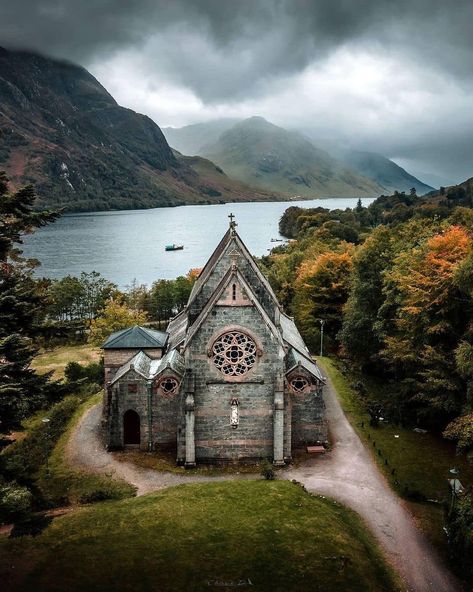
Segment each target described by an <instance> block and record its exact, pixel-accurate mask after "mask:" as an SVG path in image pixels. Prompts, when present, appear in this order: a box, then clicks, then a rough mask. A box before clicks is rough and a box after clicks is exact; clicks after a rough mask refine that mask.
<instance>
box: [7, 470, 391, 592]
mask: <svg viewBox="0 0 473 592" xmlns="http://www.w3.org/2000/svg"><path fill="white" fill-rule="evenodd" d="M2 571H4V572H5V573H3V575H2ZM4 578H8V579H4ZM1 580H3V581H4V582H8V584H7V587H8V590H9V591H10V592H17V591H18V592H20V591H30V590H35V592H42V591H44V592H46V591H56V592H64V590H67V591H68V592H83V591H85V590H87V591H88V592H99V591H100V592H108V591H110V592H111V591H113V592H122V591H133V592H140V591H157V592H158V591H159V592H167V591H170V592H172V591H179V592H182V591H183V590H188V591H200V590H209V589H210V590H211V589H213V588H214V589H223V590H227V589H231V588H233V587H238V589H241V590H255V591H271V592H277V591H281V592H283V591H284V592H292V591H294V592H300V591H302V590H307V591H309V590H310V591H311V592H332V591H333V592H335V591H337V592H338V591H342V590H343V591H344V592H357V591H359V592H383V591H393V590H399V589H400V588H399V587H398V584H397V581H396V580H395V577H394V576H393V575H392V572H391V570H390V569H389V568H388V567H387V566H386V564H385V563H384V560H383V558H382V555H381V553H380V551H379V549H378V547H377V544H376V543H375V542H374V540H373V538H372V537H371V535H370V534H369V533H368V532H367V530H366V529H365V527H364V526H363V525H362V522H361V520H360V519H359V518H358V517H357V516H356V514H354V513H353V512H352V511H350V510H348V509H346V508H344V507H343V506H341V505H339V504H337V503H336V502H334V501H332V500H329V499H326V498H323V497H314V496H310V495H309V494H307V493H305V492H304V491H303V490H302V489H301V488H300V487H298V486H296V485H294V484H292V483H289V482H283V481H280V482H279V481H263V480H261V481H231V482H220V483H211V484H209V483H206V484H192V485H181V486H179V487H174V488H171V489H168V490H165V491H163V492H158V493H153V494H150V495H147V496H143V497H140V498H134V499H127V500H122V501H118V502H117V501H113V502H103V503H100V504H96V505H94V506H93V507H90V508H81V509H80V510H78V511H77V512H75V513H73V514H69V515H67V516H63V517H61V518H56V519H55V520H54V521H53V523H52V524H51V525H50V526H49V527H48V528H47V529H46V530H45V531H44V532H43V533H42V534H41V535H39V536H38V537H36V538H31V537H24V538H22V539H16V540H11V539H3V540H1V539H0V581H1ZM225 584H226V585H225ZM238 584H239V585H238Z"/></svg>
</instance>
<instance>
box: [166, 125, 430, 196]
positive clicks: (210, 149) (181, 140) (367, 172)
mask: <svg viewBox="0 0 473 592" xmlns="http://www.w3.org/2000/svg"><path fill="white" fill-rule="evenodd" d="M252 120H253V121H254V119H253V118H250V119H249V120H247V121H249V122H251V121H252ZM243 121H244V120H242V119H240V120H236V119H219V120H214V121H210V122H207V123H198V124H193V125H188V126H184V127H181V128H163V133H164V135H165V136H166V138H167V140H168V142H169V144H170V145H171V146H172V147H174V148H176V149H177V150H179V151H180V152H182V153H184V154H193V155H205V156H209V157H211V158H215V160H216V162H217V161H219V164H220V165H221V166H222V167H223V168H224V169H225V170H226V171H227V172H228V174H230V175H233V176H235V171H234V170H233V168H232V166H231V165H230V166H229V165H228V163H227V162H226V161H227V160H228V159H227V158H226V157H225V158H224V155H221V157H220V156H219V155H218V154H216V152H217V151H218V150H220V149H221V148H220V147H219V146H218V142H219V139H220V137H221V136H222V135H223V134H225V133H226V132H228V131H229V130H231V129H232V128H234V127H235V126H238V124H240V123H242V122H243ZM281 129H282V128H281ZM288 133H292V132H288ZM301 135H303V136H304V137H305V138H306V140H307V141H309V142H310V143H311V144H312V145H313V146H314V147H315V148H316V149H317V146H318V143H317V142H316V139H314V138H312V137H311V136H310V135H306V134H305V133H303V132H301ZM215 145H216V146H217V148H215ZM323 148H324V149H325V150H324V152H325V153H326V154H327V153H328V154H329V155H330V156H331V157H332V158H333V159H335V160H337V161H338V165H339V166H341V167H343V168H346V169H350V170H351V172H352V173H353V172H356V173H358V174H359V175H361V176H363V177H366V178H368V179H370V180H371V181H374V183H375V184H374V186H375V187H377V190H376V191H377V192H376V191H375V194H373V195H379V194H380V193H387V194H391V193H392V192H394V191H407V192H408V191H410V189H411V188H412V187H415V188H416V190H417V193H418V194H419V195H421V194H423V193H427V192H429V191H432V190H433V187H430V186H429V185H428V184H426V183H423V182H422V181H420V180H419V179H417V178H416V177H415V176H414V175H411V174H410V173H408V172H407V171H406V170H405V169H403V168H402V167H400V166H399V165H397V164H396V163H395V162H393V161H392V160H389V159H388V158H386V157H385V156H382V155H381V154H377V153H374V152H367V151H359V150H342V149H340V148H334V147H333V146H332V145H331V146H330V147H327V148H325V146H323ZM318 150H320V148H318ZM238 174H242V173H241V172H240V171H237V175H238ZM246 175H247V172H245V173H244V178H245V179H246V180H247V181H248V177H247V176H246ZM251 182H254V181H253V180H252V181H251ZM294 190H297V187H294ZM352 194H353V192H352Z"/></svg>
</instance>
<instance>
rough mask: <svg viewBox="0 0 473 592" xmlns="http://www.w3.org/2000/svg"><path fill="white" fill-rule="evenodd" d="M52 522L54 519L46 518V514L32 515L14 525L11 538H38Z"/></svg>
mask: <svg viewBox="0 0 473 592" xmlns="http://www.w3.org/2000/svg"><path fill="white" fill-rule="evenodd" d="M51 522H52V518H51V517H50V516H45V515H44V514H31V515H30V516H27V517H26V518H24V519H22V520H19V521H18V522H16V523H15V524H14V526H13V530H12V531H11V533H10V538H12V539H14V538H17V537H22V536H26V535H29V536H37V535H38V534H41V533H42V532H43V530H44V529H45V528H46V527H48V526H49V525H50V524H51Z"/></svg>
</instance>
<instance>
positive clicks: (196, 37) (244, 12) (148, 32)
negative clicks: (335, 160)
mask: <svg viewBox="0 0 473 592" xmlns="http://www.w3.org/2000/svg"><path fill="white" fill-rule="evenodd" d="M0 45H4V46H6V47H9V48H15V47H16V48H28V49H33V50H38V51H41V52H42V53H46V54H49V55H51V56H54V57H60V58H67V59H70V60H73V61H75V62H77V63H80V64H82V65H83V66H85V67H86V68H87V69H89V70H90V71H91V72H92V73H93V74H94V75H95V76H96V77H97V78H98V79H99V81H100V82H101V83H102V84H103V85H104V86H105V87H106V88H107V89H108V90H109V91H110V92H111V94H112V95H113V96H114V97H115V98H116V99H117V101H118V102H119V103H120V104H122V105H124V106H126V107H131V108H132V109H135V110H136V111H139V112H141V113H146V114H147V115H149V116H150V117H152V118H153V119H154V120H155V121H156V123H158V124H159V125H160V126H161V127H165V126H169V125H172V126H181V125H186V124H189V123H198V122H201V121H206V120H210V119H216V118H220V117H227V116H232V117H234V116H237V117H240V116H241V117H249V116H252V115H262V116H263V117H266V118H267V119H268V120H270V121H272V122H273V123H276V124H279V125H282V126H285V127H291V128H298V129H301V130H307V131H308V132H309V131H310V133H311V135H312V136H313V137H317V138H320V143H321V145H322V146H323V143H324V141H325V140H326V139H327V138H330V139H332V140H337V141H342V142H343V144H344V145H349V146H353V147H355V148H361V149H365V150H375V151H379V152H381V153H383V154H385V155H386V156H388V157H390V158H393V159H394V160H396V161H397V162H399V163H401V164H403V165H405V166H406V167H407V168H409V170H410V171H413V172H415V173H417V174H418V175H420V176H421V177H422V174H421V173H422V172H425V173H429V174H430V175H438V176H439V177H440V181H441V182H442V183H447V182H448V181H449V180H451V181H461V180H463V179H465V178H467V177H472V176H473V159H472V154H473V100H472V97H473V93H472V90H473V1H472V0H454V1H453V2H449V1H448V0H292V1H289V0H287V1H284V0H167V1H164V0H96V1H95V2H92V1H90V0H49V1H47V0H0ZM430 175H424V176H423V177H422V178H423V179H425V180H427V181H429V180H430V181H431V182H432V181H433V178H432V177H431V176H430Z"/></svg>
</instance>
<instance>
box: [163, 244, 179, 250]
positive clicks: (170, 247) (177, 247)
mask: <svg viewBox="0 0 473 592" xmlns="http://www.w3.org/2000/svg"><path fill="white" fill-rule="evenodd" d="M183 248H184V245H166V246H165V247H164V250H165V251H182V249H183Z"/></svg>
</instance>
